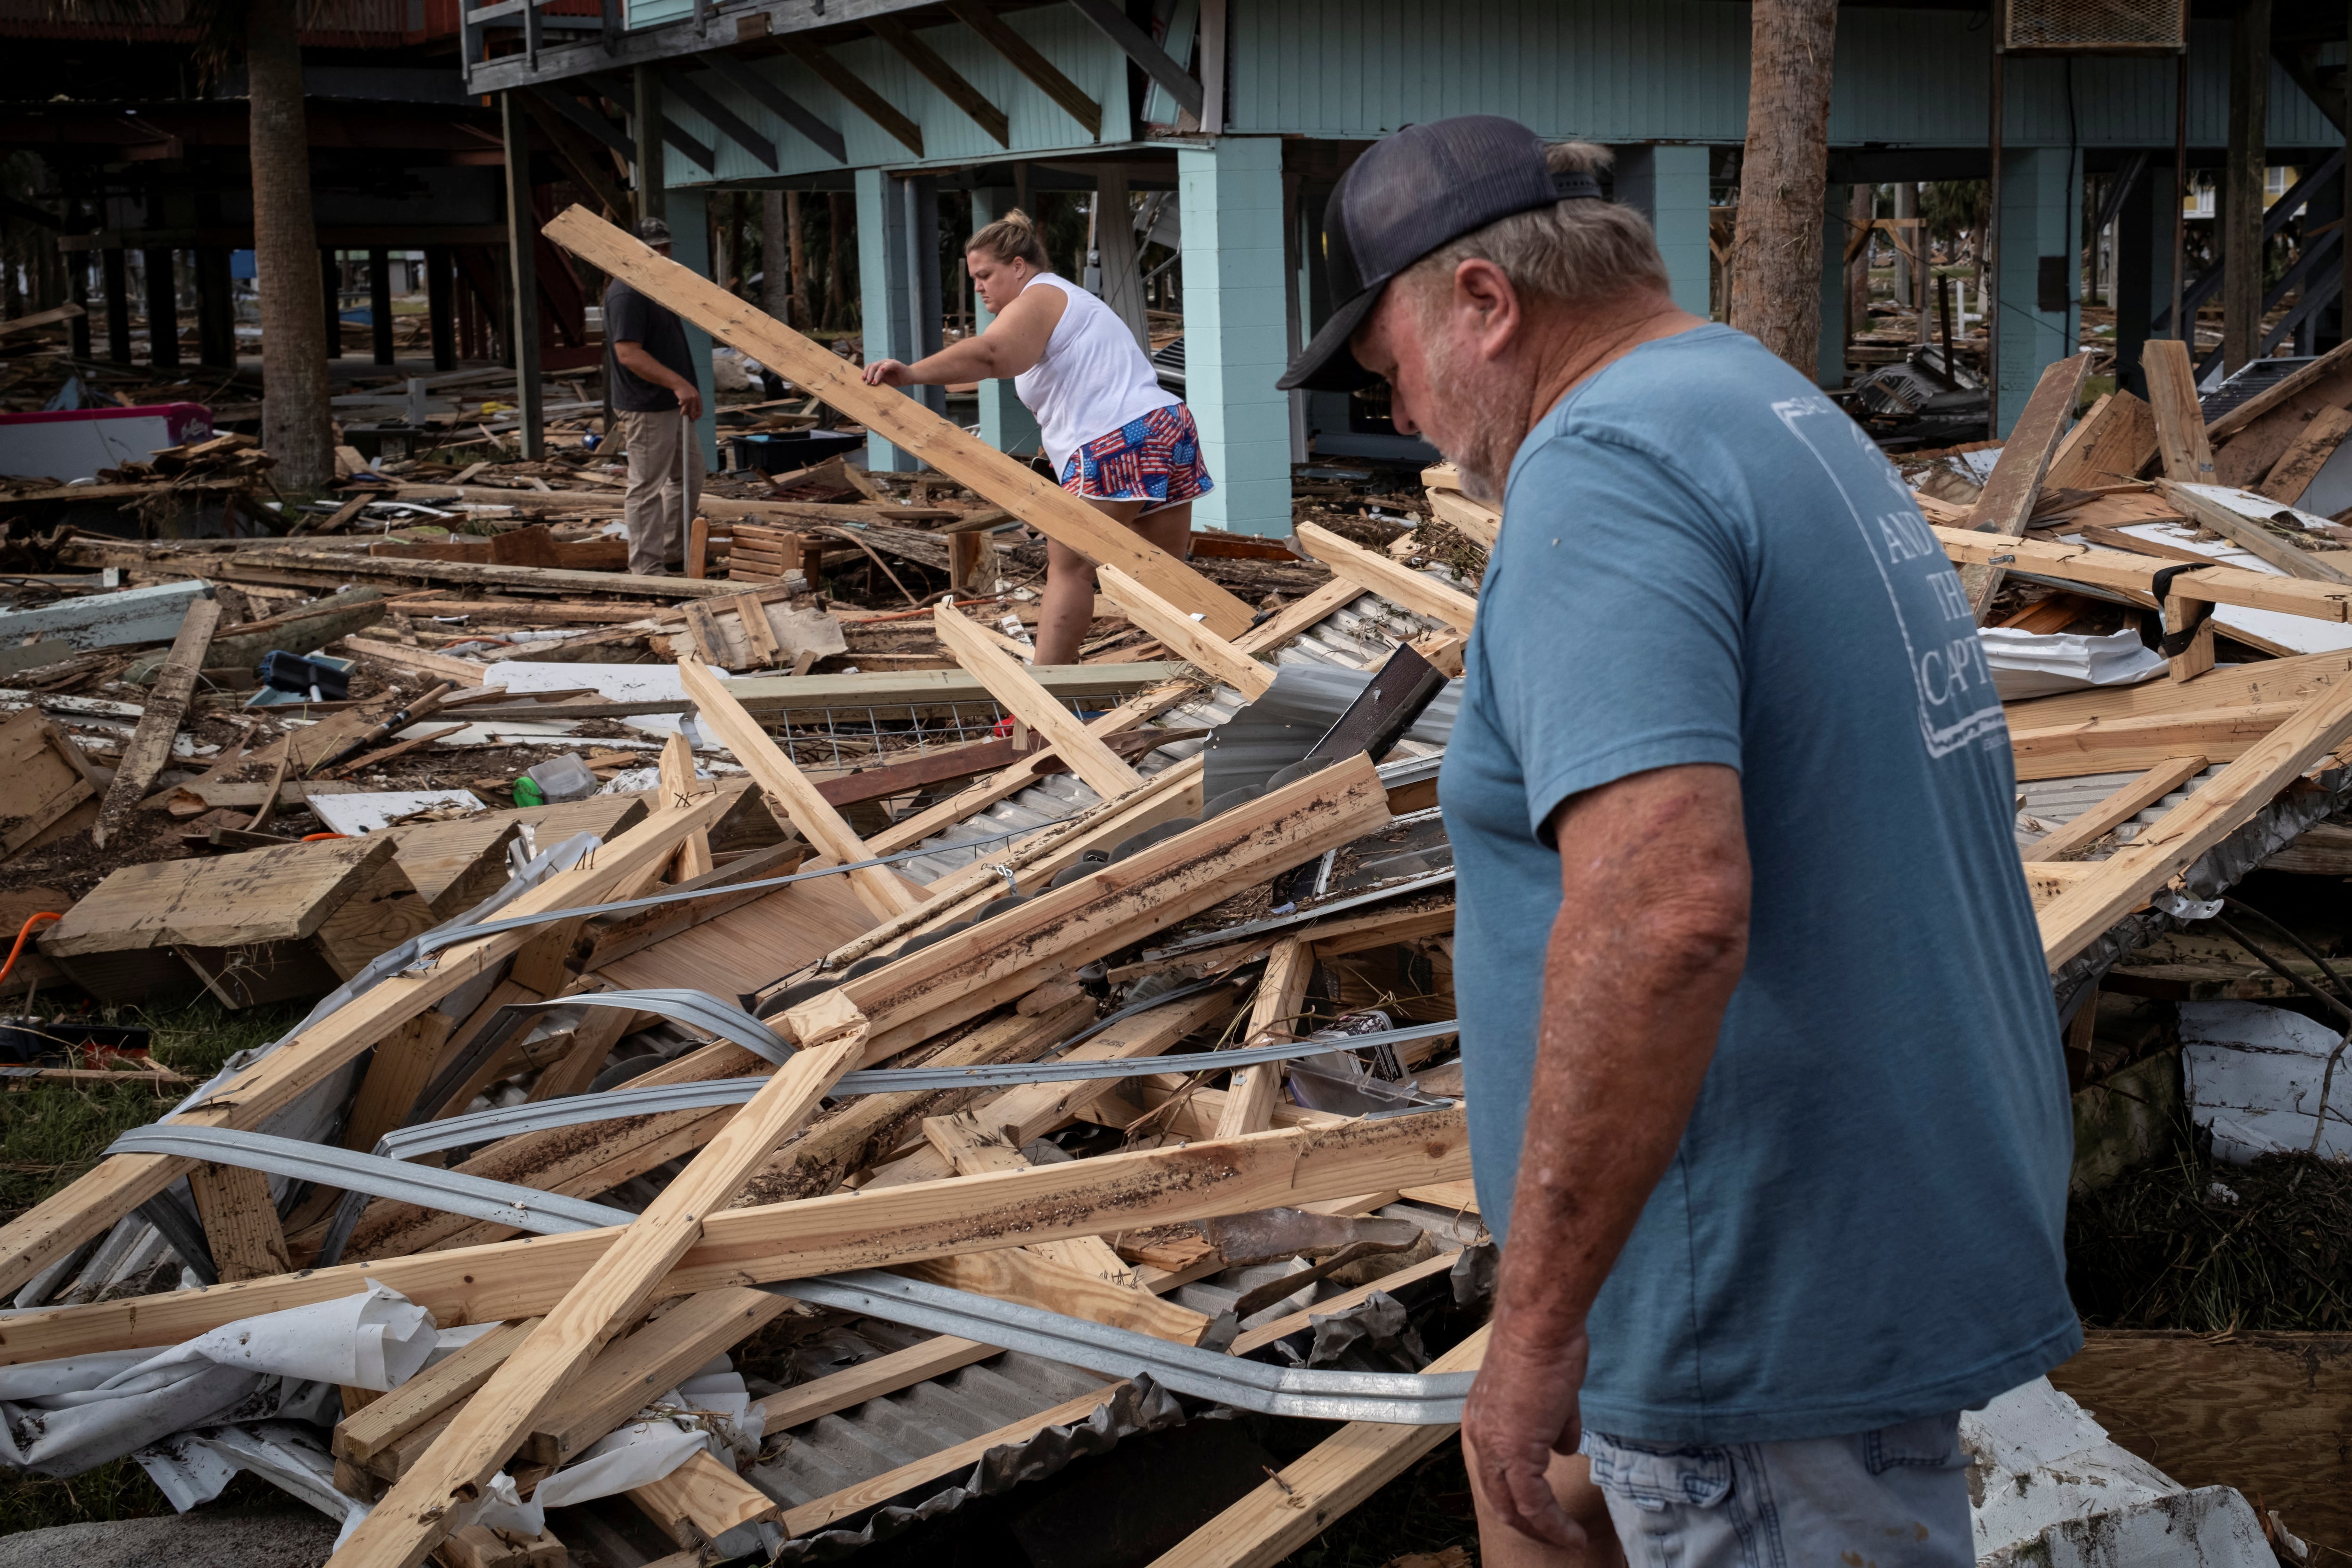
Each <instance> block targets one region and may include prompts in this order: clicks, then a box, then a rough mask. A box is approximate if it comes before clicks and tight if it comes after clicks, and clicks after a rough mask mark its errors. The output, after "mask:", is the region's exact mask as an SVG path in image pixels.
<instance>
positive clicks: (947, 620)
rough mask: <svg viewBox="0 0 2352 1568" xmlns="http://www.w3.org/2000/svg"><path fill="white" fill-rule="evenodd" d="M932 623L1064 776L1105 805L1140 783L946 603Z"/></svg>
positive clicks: (956, 657) (951, 653)
mask: <svg viewBox="0 0 2352 1568" xmlns="http://www.w3.org/2000/svg"><path fill="white" fill-rule="evenodd" d="M933 620H934V622H935V623H936V624H937V626H938V628H939V633H940V642H941V643H945V644H946V645H947V651H948V653H949V656H950V657H951V658H953V659H954V660H955V662H956V663H957V664H961V665H962V666H963V667H964V669H965V670H966V671H968V672H969V673H970V674H971V678H972V679H974V680H976V681H978V682H979V683H980V684H981V685H983V686H986V687H987V688H988V695H991V696H992V697H994V698H995V699H996V700H997V701H998V702H1000V703H1003V705H1004V706H1005V707H1006V709H1007V710H1009V711H1010V712H1011V713H1013V715H1014V716H1016V717H1018V718H1019V719H1021V720H1022V722H1024V724H1026V725H1028V727H1030V728H1031V729H1034V730H1035V731H1036V732H1037V733H1038V734H1039V735H1041V736H1043V737H1045V739H1046V740H1047V741H1048V742H1050V743H1051V744H1052V746H1053V747H1054V750H1055V753H1057V754H1058V755H1059V756H1060V757H1061V758H1063V759H1064V760H1065V761H1066V762H1068V763H1069V765H1070V771H1071V772H1073V773H1076V775H1077V776H1078V777H1079V778H1080V779H1084V780H1085V781H1086V785H1087V789H1092V790H1093V791H1094V792H1095V793H1096V794H1097V795H1099V796H1101V797H1102V798H1103V799H1104V800H1117V799H1118V798H1119V797H1120V796H1122V795H1124V794H1126V793H1127V792H1128V791H1129V790H1130V789H1134V788H1136V786H1138V785H1139V784H1141V783H1142V782H1143V779H1142V778H1141V776H1140V775H1139V774H1138V773H1137V772H1136V771H1135V769H1134V768H1131V767H1129V765H1128V762H1127V759H1126V758H1123V757H1121V756H1119V754H1118V752H1116V751H1113V750H1112V749H1111V748H1110V747H1108V746H1106V745H1104V744H1103V743H1102V740H1101V738H1100V737H1097V736H1096V735H1094V734H1093V733H1092V732H1090V731H1089V730H1088V729H1087V727H1086V725H1085V723H1084V722H1083V721H1081V720H1080V719H1079V718H1078V716H1076V714H1074V713H1072V712H1071V711H1070V710H1069V709H1067V708H1066V707H1064V706H1062V705H1061V704H1060V703H1058V702H1056V701H1055V700H1054V696H1053V694H1052V693H1050V692H1048V691H1046V690H1045V687H1043V686H1041V685H1038V684H1037V683H1036V682H1035V681H1034V679H1032V678H1031V677H1030V674H1029V672H1028V670H1027V669H1026V668H1025V667H1024V665H1022V664H1020V663H1019V662H1018V661H1017V660H1015V659H1014V658H1013V655H1012V654H1010V653H1006V652H1005V651H1004V650H1003V649H1002V648H1000V647H998V646H997V645H996V644H995V643H992V642H990V641H989V640H988V638H987V636H986V635H985V634H984V633H983V632H982V629H981V628H980V627H979V626H977V625H975V624H973V622H971V620H969V619H968V618H966V617H965V616H963V615H961V614H959V613H958V612H956V611H955V609H954V608H953V607H952V606H950V605H947V604H941V605H940V607H939V610H938V612H937V613H936V614H935V615H934V617H933Z"/></svg>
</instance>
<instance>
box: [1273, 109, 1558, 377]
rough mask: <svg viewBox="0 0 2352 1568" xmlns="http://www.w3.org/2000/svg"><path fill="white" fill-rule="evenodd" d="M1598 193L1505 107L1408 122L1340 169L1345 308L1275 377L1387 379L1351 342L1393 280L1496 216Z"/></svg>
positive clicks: (1338, 218) (1336, 289) (1327, 237)
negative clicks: (1549, 156) (1558, 164)
mask: <svg viewBox="0 0 2352 1568" xmlns="http://www.w3.org/2000/svg"><path fill="white" fill-rule="evenodd" d="M1600 195H1601V186H1600V183H1598V182H1597V181H1595V180H1594V179H1593V178H1592V176H1591V175H1590V174H1554V173H1553V172H1551V170H1550V168H1549V166H1548V165H1547V164H1546V163H1545V162H1544V143H1543V139H1542V138H1541V137H1539V136H1538V135H1537V134H1536V133H1535V132H1534V131H1529V130H1528V128H1527V127H1526V126H1524V125H1521V124H1520V123H1519V122H1518V121H1517V120H1506V119H1504V118H1503V117H1502V116H1501V115H1498V114H1465V115H1462V116H1460V117H1458V118H1456V119H1453V120H1433V121H1431V122H1430V123H1429V124H1427V125H1409V126H1407V127H1405V128H1404V129H1403V130H1402V131H1398V132H1397V133H1396V134H1395V135H1393V136H1391V137H1388V138H1386V139H1384V140H1382V141H1376V142H1374V143H1373V144H1372V146H1371V147H1370V149H1368V150H1367V151H1366V152H1365V153H1364V155H1363V156H1362V157H1360V158H1359V159H1357V160H1356V162H1354V163H1353V164H1352V165H1351V166H1350V167H1349V170H1348V172H1346V173H1345V174H1342V175H1341V176H1340V177H1339V188H1338V189H1336V190H1334V191H1333V192H1332V193H1331V202H1330V205H1329V206H1328V207H1327V208H1326V209H1325V210H1324V214H1323V264H1324V267H1325V269H1326V271H1328V274H1329V275H1330V280H1331V298H1334V299H1337V300H1339V308H1338V309H1336V310H1334V311H1332V312H1331V319H1329V320H1328V321H1326V322H1324V323H1323V329H1322V330H1321V331H1319V332H1318V333H1316V334H1315V340H1314V341H1313V342H1311V343H1309V344H1307V347H1306V349H1305V350H1302V351H1301V352H1300V354H1299V356H1298V357H1297V359H1296V360H1293V361H1291V362H1290V369H1289V370H1288V371H1285V372H1284V373H1283V377H1282V379H1281V380H1280V381H1278V382H1276V383H1275V384H1276V386H1277V387H1279V388H1281V389H1282V390H1283V391H1285V392H1288V391H1290V390H1291V389H1292V388H1294V387H1305V388H1307V389H1308V390H1309V391H1312V392H1352V391H1354V390H1355V389H1356V388H1358V387H1361V386H1369V385H1370V384H1371V383H1372V382H1375V381H1377V380H1379V378H1378V377H1377V376H1374V375H1373V374H1372V373H1371V372H1370V371H1367V370H1366V369H1364V367H1363V366H1362V365H1360V364H1358V363H1357V362H1356V356H1355V354H1354V353H1353V352H1352V351H1351V350H1349V347H1348V340H1349V338H1351V337H1353V336H1354V335H1355V331H1356V329H1357V328H1358V327H1360V326H1362V325H1363V322H1364V318H1365V317H1367V316H1369V315H1370V314H1371V312H1372V307H1373V306H1375V305H1377V304H1379V303H1380V298H1381V290H1382V289H1383V288H1386V287H1388V284H1389V280H1390V279H1391V278H1392V277H1395V276H1396V275H1397V274H1398V273H1400V272H1402V271H1403V270H1404V269H1405V268H1407V267H1411V266H1412V264H1413V263H1414V262H1416V261H1419V260H1420V259H1421V258H1422V257H1423V256H1427V255H1428V254H1429V253H1430V252H1432V251H1433V250H1435V249H1437V248H1438V247H1439V246H1443V245H1445V244H1446V243H1447V242H1449V241H1452V240H1456V239H1459V238H1461V237H1462V236H1463V235H1466V234H1470V233H1473V232H1475V231H1476V230H1478V229H1482V228H1485V227H1486V225H1488V224H1491V223H1493V222H1494V221H1495V220H1496V219H1497V218H1507V217H1509V216H1510V215H1511V214H1513V213H1524V212H1527V211H1528V210H1530V209H1532V208H1535V207H1548V206H1549V205H1551V204H1553V203H1554V202H1562V201H1571V200H1575V199H1577V198H1579V197H1591V198H1594V199H1598V198H1599V197H1600Z"/></svg>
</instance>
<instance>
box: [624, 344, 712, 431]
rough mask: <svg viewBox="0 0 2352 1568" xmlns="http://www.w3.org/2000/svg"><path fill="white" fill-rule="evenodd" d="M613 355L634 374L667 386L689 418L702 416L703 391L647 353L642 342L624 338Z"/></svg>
mask: <svg viewBox="0 0 2352 1568" xmlns="http://www.w3.org/2000/svg"><path fill="white" fill-rule="evenodd" d="M613 357H614V359H616V360H618V361H621V368H622V369H624V370H625V371H628V372H629V373H630V374H631V375H633V376H636V377H638V378H640V379H641V380H644V381H649V382H653V383H654V385H656V386H657V387H667V388H668V389H669V390H670V392H671V394H672V395H673V396H675V397H676V398H677V406H678V408H679V410H680V411H681V412H682V413H685V415H686V417H687V418H688V419H700V418H701V417H702V392H701V389H700V388H698V387H697V386H696V385H695V384H694V383H693V382H690V381H688V380H687V379H686V378H685V377H684V376H682V375H679V374H678V373H677V371H673V370H671V369H670V368H669V367H668V366H667V365H665V364H663V363H662V362H661V361H659V360H656V359H655V358H654V357H653V356H652V355H651V354H649V353H647V352H646V346H645V345H644V344H643V343H638V342H633V341H630V340H622V341H620V342H617V343H614V345H613Z"/></svg>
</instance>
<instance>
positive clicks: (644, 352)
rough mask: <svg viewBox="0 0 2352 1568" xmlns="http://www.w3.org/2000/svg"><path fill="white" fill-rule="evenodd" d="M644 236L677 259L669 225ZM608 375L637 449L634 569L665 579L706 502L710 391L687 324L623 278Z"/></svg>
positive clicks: (608, 304) (612, 292) (629, 516)
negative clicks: (703, 436) (703, 431)
mask: <svg viewBox="0 0 2352 1568" xmlns="http://www.w3.org/2000/svg"><path fill="white" fill-rule="evenodd" d="M637 237H638V238H639V239H641V240H644V241H645V242H646V244H647V245H649V246H653V248H654V250H655V251H656V253H657V254H659V255H662V256H667V255H668V254H669V225H667V224H666V223H664V222H662V220H661V219H659V218H645V219H642V220H640V221H639V223H638V224H637ZM604 345H605V350H604V376H605V379H606V381H607V382H609V383H610V385H611V386H612V389H613V410H614V413H618V414H619V415H620V416H621V434H622V439H623V440H625V442H626V443H627V444H628V451H629V496H628V502H627V505H626V507H625V516H626V526H627V528H628V530H629V570H631V571H633V572H635V573H637V574H638V575H640V576H644V577H658V576H660V575H661V574H662V573H663V572H664V571H666V570H670V569H672V568H675V567H677V566H679V565H680V564H681V563H682V562H683V561H684V560H685V559H686V533H685V519H686V518H687V517H690V516H692V515H693V510H694V507H696V506H697V505H698V503H699V501H700V499H701V497H702V450H701V444H700V443H698V442H697V441H696V440H695V438H694V422H695V421H696V420H697V419H699V418H700V417H701V416H702V393H701V392H700V390H699V389H698V387H697V386H696V384H695V374H694V361H693V359H692V358H691V357H690V356H689V355H688V353H687V348H686V326H685V323H683V322H681V321H680V320H679V319H677V312H675V311H673V310H670V309H668V308H666V307H663V306H660V305H656V303H654V301H652V300H650V299H648V298H646V297H645V296H644V295H642V294H640V293H638V292H637V291H636V290H635V289H634V288H632V287H629V286H628V285H627V284H625V283H624V282H622V281H621V280H620V279H619V278H617V277H616V278H614V280H613V281H612V283H611V284H610V285H608V286H607V287H605V289H604Z"/></svg>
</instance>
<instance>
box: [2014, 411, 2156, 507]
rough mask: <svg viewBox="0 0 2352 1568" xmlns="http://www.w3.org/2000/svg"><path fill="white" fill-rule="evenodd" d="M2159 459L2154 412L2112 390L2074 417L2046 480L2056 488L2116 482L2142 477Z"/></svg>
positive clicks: (2051, 486) (2044, 483)
mask: <svg viewBox="0 0 2352 1568" xmlns="http://www.w3.org/2000/svg"><path fill="white" fill-rule="evenodd" d="M2155 459H2156V416H2155V414H2153V413H2150V412H2148V406H2147V403H2145V402H2142V401H2141V400H2139V399H2138V398H2136V397H2134V396H2132V394H2131V393H2129V392H2109V393H2107V394H2106V395H2105V396H2104V397H2102V398H2100V399H2099V401H2098V402H2095V403H2093V404H2092V405H2091V412H2090V413H2086V414H2084V416H2083V417H2082V418H2081V419H2078V420H2076V421H2075V422H2074V429H2072V430H2070V431H2068V432H2067V433H2066V439H2065V440H2064V441H2062V442H2060V443H2059V444H2058V455H2056V456H2055V457H2053V458H2052V459H2051V460H2050V472H2049V473H2048V474H2046V475H2044V476H2042V484H2043V485H2044V486H2048V487H2049V488H2051V489H2053V490H2080V489H2088V488H2091V487H2093V486H2099V485H2112V484H2114V483H2116V481H2117V480H2119V479H2133V478H2137V477H2138V476H2139V472H2140V470H2141V469H2143V468H2145V467H2147V465H2149V464H2150V463H2151V462H2153V461H2155Z"/></svg>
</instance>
